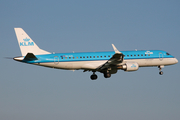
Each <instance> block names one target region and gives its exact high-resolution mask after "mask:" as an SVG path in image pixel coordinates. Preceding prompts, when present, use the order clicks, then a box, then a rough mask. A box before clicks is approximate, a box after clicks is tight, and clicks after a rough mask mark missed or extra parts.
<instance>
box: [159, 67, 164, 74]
mask: <svg viewBox="0 0 180 120" xmlns="http://www.w3.org/2000/svg"><path fill="white" fill-rule="evenodd" d="M158 68H159V75H163V71H161V70H162V68H164V66H158Z"/></svg>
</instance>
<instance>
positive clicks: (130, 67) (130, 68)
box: [117, 62, 139, 71]
mask: <svg viewBox="0 0 180 120" xmlns="http://www.w3.org/2000/svg"><path fill="white" fill-rule="evenodd" d="M117 68H118V69H123V70H124V71H136V70H138V69H139V65H138V64H137V63H136V62H127V63H126V64H125V65H121V66H118V67H117Z"/></svg>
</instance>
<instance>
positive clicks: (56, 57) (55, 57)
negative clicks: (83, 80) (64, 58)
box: [54, 56, 59, 65]
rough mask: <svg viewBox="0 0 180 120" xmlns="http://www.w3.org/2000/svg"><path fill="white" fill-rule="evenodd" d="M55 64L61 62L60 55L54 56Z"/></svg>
mask: <svg viewBox="0 0 180 120" xmlns="http://www.w3.org/2000/svg"><path fill="white" fill-rule="evenodd" d="M54 64H55V65H57V64H59V57H58V56H54Z"/></svg>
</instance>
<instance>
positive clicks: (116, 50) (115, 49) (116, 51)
mask: <svg viewBox="0 0 180 120" xmlns="http://www.w3.org/2000/svg"><path fill="white" fill-rule="evenodd" d="M112 47H113V49H114V51H115V53H121V52H119V50H118V49H117V48H116V47H115V46H114V44H112Z"/></svg>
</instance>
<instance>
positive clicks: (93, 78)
mask: <svg viewBox="0 0 180 120" xmlns="http://www.w3.org/2000/svg"><path fill="white" fill-rule="evenodd" d="M97 78H98V76H97V75H96V74H95V72H93V74H92V75H91V80H96V79H97Z"/></svg>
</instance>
